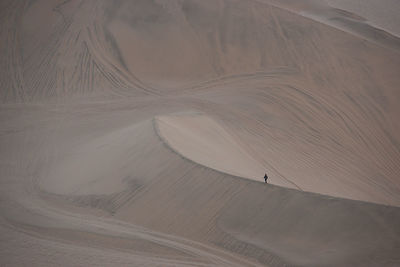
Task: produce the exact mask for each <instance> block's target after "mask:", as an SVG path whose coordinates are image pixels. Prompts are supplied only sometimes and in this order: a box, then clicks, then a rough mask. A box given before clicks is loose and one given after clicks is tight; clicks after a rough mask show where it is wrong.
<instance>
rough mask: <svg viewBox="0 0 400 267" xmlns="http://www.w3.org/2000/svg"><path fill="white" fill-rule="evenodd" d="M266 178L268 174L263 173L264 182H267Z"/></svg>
mask: <svg viewBox="0 0 400 267" xmlns="http://www.w3.org/2000/svg"><path fill="white" fill-rule="evenodd" d="M267 180H268V175H267V174H265V175H264V181H265V183H267Z"/></svg>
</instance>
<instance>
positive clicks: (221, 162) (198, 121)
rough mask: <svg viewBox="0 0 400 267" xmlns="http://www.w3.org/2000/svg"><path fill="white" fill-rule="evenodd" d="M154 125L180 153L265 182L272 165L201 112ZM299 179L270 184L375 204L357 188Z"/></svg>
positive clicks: (163, 119) (273, 179)
mask: <svg viewBox="0 0 400 267" xmlns="http://www.w3.org/2000/svg"><path fill="white" fill-rule="evenodd" d="M153 124H154V128H155V131H156V134H157V135H158V136H159V137H160V139H161V141H162V142H164V143H165V145H166V146H167V147H169V148H170V149H171V150H172V151H174V152H175V153H177V154H179V155H180V156H182V157H184V158H186V159H188V160H190V161H193V162H194V163H196V164H199V165H202V166H205V167H207V168H210V169H213V170H216V171H219V172H222V173H226V174H229V175H233V176H236V177H241V178H245V179H249V180H254V181H259V182H264V180H263V175H264V173H265V172H268V167H269V166H263V164H262V163H261V162H262V161H261V160H260V159H257V158H256V157H254V156H252V155H251V153H249V152H247V150H246V147H245V144H241V143H240V141H239V140H237V139H236V138H235V137H234V135H232V134H230V133H229V132H228V131H227V130H226V129H224V127H223V126H222V125H220V124H219V123H218V122H217V121H215V120H214V119H212V118H211V117H209V116H207V115H205V114H199V113H179V114H170V115H164V116H157V117H155V118H154V120H153ZM264 162H265V161H264ZM273 167H274V168H279V166H273ZM299 179H301V177H300V178H299ZM297 181H298V180H296V179H294V181H291V180H290V179H288V178H286V177H276V176H272V177H271V175H270V177H269V180H268V183H270V184H274V185H278V186H282V187H286V188H292V189H296V190H300V191H307V192H312V193H317V194H322V195H327V196H332V197H335V198H344V199H351V200H360V201H366V202H370V203H374V201H371V199H368V198H361V199H360V198H359V197H357V192H358V191H357V190H358V189H357V187H350V186H346V185H342V186H341V188H340V189H341V190H339V191H338V190H336V191H333V190H331V191H328V192H327V191H326V190H325V191H324V190H322V189H321V187H320V186H318V185H314V184H308V185H307V188H306V189H305V188H301V187H300V186H298V185H297V184H296V182H297ZM336 189H337V188H336ZM352 192H353V194H352ZM343 194H344V195H345V196H343Z"/></svg>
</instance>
